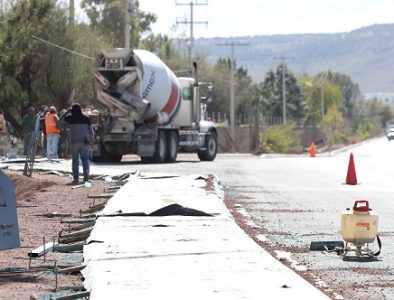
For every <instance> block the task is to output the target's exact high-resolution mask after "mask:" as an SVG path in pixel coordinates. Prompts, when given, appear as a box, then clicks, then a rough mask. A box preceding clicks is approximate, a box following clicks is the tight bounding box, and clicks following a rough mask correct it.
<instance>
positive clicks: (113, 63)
mask: <svg viewBox="0 0 394 300" xmlns="http://www.w3.org/2000/svg"><path fill="white" fill-rule="evenodd" d="M209 88H210V85H209V84H207V83H201V82H197V81H196V79H195V78H188V77H180V78H177V77H176V76H175V74H174V73H173V72H172V71H171V70H170V69H169V68H168V67H167V66H166V65H165V64H164V63H163V62H162V61H161V60H160V59H159V58H158V57H157V56H156V55H155V54H153V53H151V52H148V51H145V50H135V49H134V50H133V49H126V48H114V49H102V50H101V55H100V56H99V59H98V65H97V67H96V68H95V70H94V89H95V95H96V98H97V100H98V101H99V102H101V103H102V104H103V105H104V107H105V111H104V112H103V113H101V114H100V116H99V117H97V118H96V121H93V122H92V124H93V129H94V132H95V144H94V147H93V152H92V160H93V161H95V162H118V161H120V160H121V159H122V156H123V155H125V154H129V153H134V154H137V155H139V156H140V157H141V160H142V161H143V162H154V163H163V162H175V161H176V158H177V155H178V152H195V153H197V155H198V157H199V159H200V160H202V161H212V160H214V159H215V157H216V153H217V148H218V147H217V145H218V144H217V131H216V128H215V126H214V124H213V123H212V122H210V121H206V120H204V112H205V111H204V107H206V103H204V97H202V96H201V95H202V91H203V89H204V90H205V91H208V92H209ZM208 92H206V94H207V93H208ZM205 99H207V97H205Z"/></svg>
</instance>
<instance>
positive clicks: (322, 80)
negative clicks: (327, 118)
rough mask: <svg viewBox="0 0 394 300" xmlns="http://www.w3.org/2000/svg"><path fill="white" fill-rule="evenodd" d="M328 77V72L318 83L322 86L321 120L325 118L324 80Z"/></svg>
mask: <svg viewBox="0 0 394 300" xmlns="http://www.w3.org/2000/svg"><path fill="white" fill-rule="evenodd" d="M326 79H327V74H323V75H322V76H321V77H320V78H319V81H318V83H317V86H318V87H320V115H321V120H322V121H323V118H324V110H325V103H324V82H325V81H326Z"/></svg>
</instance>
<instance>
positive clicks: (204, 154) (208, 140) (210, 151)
mask: <svg viewBox="0 0 394 300" xmlns="http://www.w3.org/2000/svg"><path fill="white" fill-rule="evenodd" d="M217 140H218V138H217V135H216V133H215V132H211V133H210V134H209V135H207V136H205V147H206V149H205V150H201V151H198V152H197V155H198V158H199V159H200V160H201V161H213V160H214V159H215V157H216V153H217V151H218V141H217Z"/></svg>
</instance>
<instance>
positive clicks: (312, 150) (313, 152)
mask: <svg viewBox="0 0 394 300" xmlns="http://www.w3.org/2000/svg"><path fill="white" fill-rule="evenodd" d="M309 156H310V157H315V156H316V146H315V143H314V142H312V144H311V146H310V148H309Z"/></svg>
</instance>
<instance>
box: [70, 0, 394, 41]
mask: <svg viewBox="0 0 394 300" xmlns="http://www.w3.org/2000/svg"><path fill="white" fill-rule="evenodd" d="M75 1H76V5H79V0H75ZM190 1H191V0H185V1H182V0H177V1H175V0H139V3H140V8H141V9H142V10H145V11H149V12H152V13H155V14H156V15H157V17H158V20H157V23H156V24H155V25H154V26H153V31H154V32H155V33H163V34H168V35H170V36H171V37H179V36H181V35H182V34H184V35H187V36H188V35H189V34H190V25H182V24H179V25H178V27H176V25H175V24H176V20H177V19H178V20H180V21H182V20H186V21H190V5H175V3H176V2H178V3H182V4H190ZM196 2H198V3H206V2H208V5H196V6H194V21H203V22H205V21H207V22H208V26H206V25H202V24H196V25H194V37H196V38H199V37H231V36H234V37H235V36H246V35H265V34H268V35H272V34H292V33H333V32H348V31H351V30H354V29H357V28H360V27H364V26H368V25H372V24H382V23H394V13H393V12H394V1H393V0H297V1H295V0H243V1H231V0H208V1H205V0H198V1H196V0H194V3H196Z"/></svg>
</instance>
